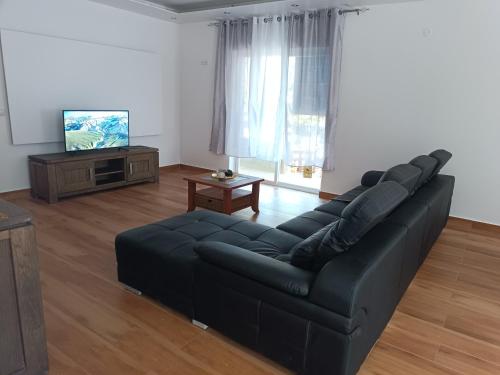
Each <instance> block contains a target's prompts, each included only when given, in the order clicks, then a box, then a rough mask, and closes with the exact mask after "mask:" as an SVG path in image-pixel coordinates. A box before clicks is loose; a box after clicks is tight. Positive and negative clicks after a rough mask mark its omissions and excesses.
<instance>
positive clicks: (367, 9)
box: [208, 8, 370, 26]
mask: <svg viewBox="0 0 500 375" xmlns="http://www.w3.org/2000/svg"><path fill="white" fill-rule="evenodd" d="M369 10H370V8H355V9H340V10H339V14H340V15H341V16H342V15H345V14H350V13H356V14H357V15H358V16H359V15H361V13H365V12H368V11H369ZM267 19H268V20H272V17H270V18H267ZM228 21H230V20H228ZM233 21H234V20H233ZM243 21H245V22H248V21H246V20H243ZM208 26H220V22H211V23H209V24H208Z"/></svg>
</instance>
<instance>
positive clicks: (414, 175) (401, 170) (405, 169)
mask: <svg viewBox="0 0 500 375" xmlns="http://www.w3.org/2000/svg"><path fill="white" fill-rule="evenodd" d="M421 174H422V171H421V170H420V168H417V167H415V166H413V165H411V164H399V165H396V166H395V167H392V168H391V169H388V170H387V172H385V173H384V174H383V176H382V177H381V178H380V182H384V181H395V182H397V183H398V184H400V185H403V186H404V188H405V189H406V190H408V193H410V194H413V193H414V192H415V189H416V186H417V182H418V179H419V178H420V175H421Z"/></svg>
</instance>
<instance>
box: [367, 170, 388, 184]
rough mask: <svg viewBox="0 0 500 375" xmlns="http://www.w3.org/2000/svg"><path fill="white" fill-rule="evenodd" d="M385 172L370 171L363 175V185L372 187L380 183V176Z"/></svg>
mask: <svg viewBox="0 0 500 375" xmlns="http://www.w3.org/2000/svg"><path fill="white" fill-rule="evenodd" d="M384 173H385V172H383V171H368V172H366V173H365V174H364V175H363V177H361V185H363V186H366V187H372V186H375V185H377V184H378V182H379V181H380V178H381V177H382V175H383V174H384Z"/></svg>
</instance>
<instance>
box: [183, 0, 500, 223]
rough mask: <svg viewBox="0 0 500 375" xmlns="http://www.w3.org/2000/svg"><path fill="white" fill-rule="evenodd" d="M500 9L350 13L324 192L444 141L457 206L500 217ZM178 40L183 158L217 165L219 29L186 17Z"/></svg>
mask: <svg viewBox="0 0 500 375" xmlns="http://www.w3.org/2000/svg"><path fill="white" fill-rule="evenodd" d="M499 16H500V1H498V0H475V1H473V0H424V1H422V2H416V3H406V4H394V5H384V6H376V7H375V6H374V7H372V10H371V11H370V12H367V13H365V14H363V15H362V16H360V17H357V16H353V15H351V16H348V20H347V23H346V30H345V41H344V60H343V71H342V83H341V103H340V113H339V121H338V128H337V139H336V157H337V166H336V170H335V171H334V172H332V173H326V174H325V176H324V179H323V182H322V190H323V191H327V192H332V193H342V192H344V191H346V190H347V189H348V188H350V187H352V186H354V185H356V184H359V180H360V177H361V175H362V174H363V172H364V171H366V170H369V169H387V168H389V167H391V166H393V165H395V164H398V163H402V162H407V161H409V160H410V159H411V158H413V157H414V156H416V155H419V154H423V153H428V152H430V151H432V150H434V149H436V148H441V147H442V148H446V149H448V150H450V151H452V152H453V154H454V156H453V158H452V160H451V161H450V163H449V164H448V165H447V166H446V167H445V169H444V170H443V172H444V173H449V174H453V175H455V176H456V179H457V181H456V187H455V195H454V199H453V207H452V214H453V215H456V216H460V217H464V218H468V219H474V220H478V221H484V222H491V223H496V224H500V199H498V198H497V194H498V191H500V173H498V164H499V162H500V105H499V98H500V43H499V42H498V36H500V22H499ZM426 29H428V30H431V35H429V36H427V37H426V36H424V34H426V33H425V32H424V31H425V30H426ZM180 40H181V43H182V44H183V47H182V55H181V58H182V64H181V65H182V84H181V92H182V95H181V97H182V135H181V139H182V147H181V150H182V153H181V161H182V162H183V163H186V164H194V165H200V166H204V167H211V168H216V167H219V166H222V165H225V164H226V162H227V161H226V159H225V158H221V157H216V156H214V155H212V154H210V153H209V152H208V151H207V148H208V140H209V138H208V136H209V134H210V126H211V100H212V86H213V71H214V52H215V44H216V43H215V30H214V29H213V28H210V27H207V26H206V23H202V24H187V25H182V27H181V33H180ZM204 60H206V61H208V65H202V64H201V62H202V61H204Z"/></svg>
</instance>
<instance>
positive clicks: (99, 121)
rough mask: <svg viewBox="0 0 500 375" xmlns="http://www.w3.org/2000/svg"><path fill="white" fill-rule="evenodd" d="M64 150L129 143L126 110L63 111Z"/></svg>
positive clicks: (99, 147)
mask: <svg viewBox="0 0 500 375" xmlns="http://www.w3.org/2000/svg"><path fill="white" fill-rule="evenodd" d="M63 118H64V132H65V139H66V151H80V150H94V149H103V148H112V147H124V146H128V144H129V134H128V132H129V124H128V111H63Z"/></svg>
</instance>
